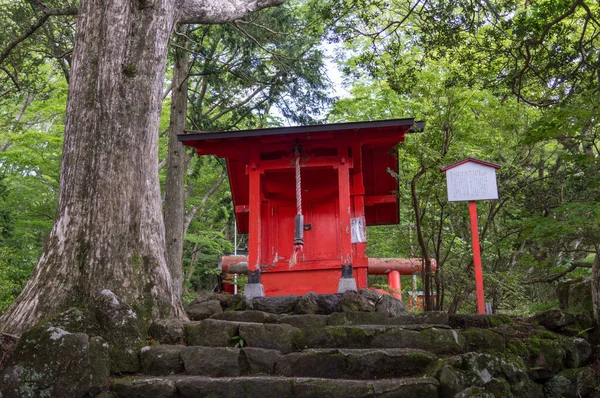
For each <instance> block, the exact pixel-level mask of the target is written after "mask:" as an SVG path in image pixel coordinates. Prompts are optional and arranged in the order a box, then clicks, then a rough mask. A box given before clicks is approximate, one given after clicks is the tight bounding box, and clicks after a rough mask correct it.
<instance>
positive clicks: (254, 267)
mask: <svg viewBox="0 0 600 398" xmlns="http://www.w3.org/2000/svg"><path fill="white" fill-rule="evenodd" d="M252 153H253V155H252V156H251V159H250V164H249V165H248V171H247V172H248V174H249V182H250V203H249V214H248V216H249V227H248V278H249V280H248V282H249V283H251V281H250V278H251V275H256V276H258V274H259V273H260V234H261V232H262V228H261V214H260V210H261V193H260V174H261V171H260V168H259V152H258V151H256V150H255V151H252Z"/></svg>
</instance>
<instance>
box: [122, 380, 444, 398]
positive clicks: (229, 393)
mask: <svg viewBox="0 0 600 398" xmlns="http://www.w3.org/2000/svg"><path fill="white" fill-rule="evenodd" d="M438 385H439V383H438V382H437V380H435V379H433V378H430V377H419V378H403V379H382V380H368V381H365V380H341V379H317V378H302V377H267V376H262V377H235V378H210V377H203V376H166V377H127V378H123V379H117V380H114V381H113V382H112V384H111V392H113V393H114V394H116V395H117V397H119V398H142V397H152V398H181V397H183V398H187V397H190V398H192V397H194V398H196V397H212V398H220V397H222V398H230V397H253V398H254V397H261V398H271V397H272V398H287V397H289V398H315V397H319V398H325V397H330V398H348V397H356V398H359V397H379V398H392V397H394V398H434V397H435V398H437V396H438Z"/></svg>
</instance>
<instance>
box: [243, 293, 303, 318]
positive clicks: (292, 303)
mask: <svg viewBox="0 0 600 398" xmlns="http://www.w3.org/2000/svg"><path fill="white" fill-rule="evenodd" d="M299 301H300V297H298V296H276V297H255V298H253V299H252V308H254V309H255V310H259V311H264V312H270V313H272V314H293V313H294V311H295V309H296V305H297V304H298V302H299Z"/></svg>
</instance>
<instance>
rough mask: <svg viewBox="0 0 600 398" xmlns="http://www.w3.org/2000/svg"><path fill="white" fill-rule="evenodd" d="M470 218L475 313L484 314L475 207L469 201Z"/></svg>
mask: <svg viewBox="0 0 600 398" xmlns="http://www.w3.org/2000/svg"><path fill="white" fill-rule="evenodd" d="M469 215H470V216H471V242H472V244H473V265H474V267H475V294H476V296H477V313H478V314H485V298H484V294H483V272H482V270H481V250H480V248H479V229H478V227H477V205H476V204H475V201H474V200H472V201H469Z"/></svg>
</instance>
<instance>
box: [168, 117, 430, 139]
mask: <svg viewBox="0 0 600 398" xmlns="http://www.w3.org/2000/svg"><path fill="white" fill-rule="evenodd" d="M397 127H408V130H407V132H417V131H423V129H424V127H425V123H424V122H415V120H414V119H413V118H406V119H388V120H376V121H367V122H348V123H330V124H315V125H309V126H291V127H273V128H265V129H255V130H237V131H214V132H201V131H193V130H185V133H184V134H179V135H178V136H177V139H178V140H179V141H183V142H186V141H204V140H226V139H230V138H231V139H235V138H247V137H266V136H272V135H289V134H310V133H320V132H327V133H349V132H354V131H359V130H360V131H361V132H363V131H364V132H367V133H368V131H369V130H378V129H382V128H397Z"/></svg>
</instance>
